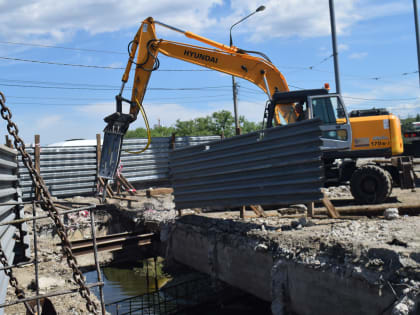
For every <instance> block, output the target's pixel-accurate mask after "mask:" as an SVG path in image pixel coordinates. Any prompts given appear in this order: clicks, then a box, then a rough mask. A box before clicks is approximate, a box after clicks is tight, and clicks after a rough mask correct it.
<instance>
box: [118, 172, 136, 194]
mask: <svg viewBox="0 0 420 315" xmlns="http://www.w3.org/2000/svg"><path fill="white" fill-rule="evenodd" d="M118 180H119V182H121V183H122V184H123V186H124V187H125V190H126V191H127V192H128V193H129V194H130V195H131V196H135V195H136V192H137V191H136V189H135V188H134V186H133V185H131V183H130V182H129V181H128V180H127V178H125V177H124V175H123V174H120V176H119V177H118Z"/></svg>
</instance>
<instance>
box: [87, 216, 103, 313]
mask: <svg viewBox="0 0 420 315" xmlns="http://www.w3.org/2000/svg"><path fill="white" fill-rule="evenodd" d="M90 228H91V233H92V241H93V253H94V257H95V267H96V275H97V277H98V282H102V275H101V267H100V266H99V260H98V247H97V244H96V231H95V214H94V212H93V211H90ZM99 297H100V299H101V307H102V309H101V311H102V315H105V313H106V311H105V300H104V292H103V288H102V286H99Z"/></svg>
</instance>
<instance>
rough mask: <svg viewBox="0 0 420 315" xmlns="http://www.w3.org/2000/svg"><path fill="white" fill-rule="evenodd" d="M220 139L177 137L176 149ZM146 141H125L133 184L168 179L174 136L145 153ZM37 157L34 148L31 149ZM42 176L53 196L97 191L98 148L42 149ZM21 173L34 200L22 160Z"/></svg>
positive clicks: (25, 189)
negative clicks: (133, 152)
mask: <svg viewBox="0 0 420 315" xmlns="http://www.w3.org/2000/svg"><path fill="white" fill-rule="evenodd" d="M215 139H220V137H218V136H208V137H176V138H175V147H185V146H191V145H196V144H201V143H206V142H209V141H212V140H215ZM146 143H147V140H146V139H125V140H124V142H123V151H122V156H121V162H122V166H123V168H122V173H123V175H124V176H125V177H126V178H127V179H128V180H129V181H130V182H147V181H157V180H168V176H169V170H168V160H169V158H168V155H169V152H170V151H171V150H172V149H171V148H172V144H171V143H172V140H171V137H162V138H153V139H152V143H151V145H150V147H149V148H148V149H147V150H146V151H145V152H143V153H142V154H129V153H128V152H126V151H139V150H141V149H143V148H144V147H145V146H146ZM27 152H28V153H29V154H30V155H31V157H32V159H33V158H34V149H33V148H27ZM40 162H41V163H40V164H41V175H42V177H43V178H44V181H45V183H46V185H47V186H48V188H49V189H50V192H51V194H52V195H53V196H58V197H64V196H75V195H85V194H92V193H94V192H96V146H83V147H41V154H40ZM19 173H20V180H21V185H22V191H23V199H24V200H28V199H30V198H33V196H34V191H33V187H32V181H31V178H30V176H29V173H28V171H27V170H26V168H25V166H24V165H23V163H22V161H21V160H20V159H19Z"/></svg>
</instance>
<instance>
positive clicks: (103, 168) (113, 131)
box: [99, 95, 135, 179]
mask: <svg viewBox="0 0 420 315" xmlns="http://www.w3.org/2000/svg"><path fill="white" fill-rule="evenodd" d="M116 99H117V111H116V112H115V113H113V114H112V115H109V116H107V117H105V118H104V121H105V122H106V123H107V124H108V125H107V126H106V127H105V129H104V142H103V144H102V153H101V162H100V165H99V176H100V177H103V178H105V179H113V178H114V176H115V172H116V171H117V167H118V164H119V162H120V156H121V147H122V141H123V138H124V135H125V133H126V132H127V129H128V127H129V125H130V123H131V122H133V121H134V120H135V118H134V115H132V114H123V113H122V101H123V100H124V101H127V100H125V99H122V98H121V96H119V95H118V96H117V97H116ZM128 102H129V101H128Z"/></svg>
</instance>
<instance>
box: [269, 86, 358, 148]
mask: <svg viewBox="0 0 420 315" xmlns="http://www.w3.org/2000/svg"><path fill="white" fill-rule="evenodd" d="M293 103H295V104H298V105H299V108H300V106H303V108H304V112H303V113H301V114H300V115H299V116H298V119H297V120H298V121H300V120H302V119H301V118H300V117H304V119H313V118H319V119H321V121H322V122H323V123H322V125H321V130H322V136H321V139H322V141H323V145H322V150H324V151H332V150H348V149H350V148H351V142H352V137H351V127H350V121H349V118H348V114H347V111H346V108H345V106H344V102H343V100H342V98H341V95H340V94H329V93H328V90H327V89H314V90H301V91H291V92H276V93H274V95H273V98H272V101H271V104H270V106H269V110H268V111H269V113H268V120H267V127H268V128H269V127H271V126H272V118H274V112H275V111H274V108H275V106H277V105H280V104H293ZM296 106H297V105H295V108H296ZM301 115H303V116H301Z"/></svg>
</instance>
